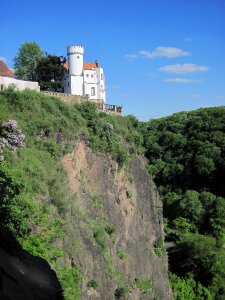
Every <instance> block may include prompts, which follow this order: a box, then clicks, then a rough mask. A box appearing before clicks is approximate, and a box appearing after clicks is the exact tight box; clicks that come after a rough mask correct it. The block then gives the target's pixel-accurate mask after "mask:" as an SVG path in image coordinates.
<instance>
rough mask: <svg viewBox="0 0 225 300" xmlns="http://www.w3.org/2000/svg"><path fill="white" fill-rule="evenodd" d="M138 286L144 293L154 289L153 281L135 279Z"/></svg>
mask: <svg viewBox="0 0 225 300" xmlns="http://www.w3.org/2000/svg"><path fill="white" fill-rule="evenodd" d="M135 283H136V286H137V287H138V288H139V289H140V290H141V291H142V292H143V293H148V292H149V291H150V290H151V288H152V282H151V280H141V279H137V278H135Z"/></svg>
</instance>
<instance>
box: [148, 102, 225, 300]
mask: <svg viewBox="0 0 225 300" xmlns="http://www.w3.org/2000/svg"><path fill="white" fill-rule="evenodd" d="M143 128H144V129H143V135H144V146H145V148H146V156H147V158H148V159H149V172H150V173H151V174H152V175H153V176H154V180H155V182H156V184H157V186H158V188H159V190H160V194H161V197H162V199H163V203H164V217H165V218H166V219H165V223H166V224H167V226H166V228H165V229H166V232H167V234H168V238H170V240H172V241H175V242H176V244H177V247H176V252H175V253H174V254H172V253H171V257H170V266H171V270H172V271H173V272H175V273H176V274H177V275H179V276H182V278H186V281H184V280H183V281H178V280H177V279H176V277H175V275H171V280H172V284H173V285H174V289H175V291H176V292H177V293H178V296H177V297H178V299H187V298H188V299H196V298H197V299H199V298H198V297H199V294H195V295H193V296H190V295H189V296H187V295H186V296H185V294H184V295H183V296H181V294H179V288H178V286H177V284H178V283H179V284H180V288H181V286H182V285H183V291H184V289H185V288H186V289H187V285H190V284H193V287H194V285H195V281H194V280H196V281H197V282H200V283H202V284H203V285H204V286H205V287H208V289H209V290H210V293H211V296H210V295H209V294H208V292H209V291H207V295H206V294H205V296H204V297H203V295H202V297H203V298H204V299H224V298H225V284H224V278H225V272H224V270H225V253H224V243H225V198H224V197H225V185H224V178H225V159H224V158H225V107H218V108H204V109H199V110H197V111H193V112H182V113H178V114H174V115H172V116H171V117H167V118H162V119H158V120H153V121H150V122H148V123H146V124H144V126H143ZM190 276H191V278H192V279H191V280H189V278H190ZM184 282H185V284H186V286H185V287H184ZM194 289H195V290H196V287H194ZM187 290H188V289H187ZM182 297H183V298H182ZM190 297H191V298H190ZM201 299H202V298H201Z"/></svg>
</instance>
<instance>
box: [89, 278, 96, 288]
mask: <svg viewBox="0 0 225 300" xmlns="http://www.w3.org/2000/svg"><path fill="white" fill-rule="evenodd" d="M87 287H88V288H93V289H96V288H97V287H98V283H97V282H96V281H95V280H94V279H91V280H90V281H88V283H87Z"/></svg>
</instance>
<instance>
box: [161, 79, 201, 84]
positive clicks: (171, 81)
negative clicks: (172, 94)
mask: <svg viewBox="0 0 225 300" xmlns="http://www.w3.org/2000/svg"><path fill="white" fill-rule="evenodd" d="M164 81H165V82H169V83H197V82H201V80H196V79H188V78H167V79H165V80H164Z"/></svg>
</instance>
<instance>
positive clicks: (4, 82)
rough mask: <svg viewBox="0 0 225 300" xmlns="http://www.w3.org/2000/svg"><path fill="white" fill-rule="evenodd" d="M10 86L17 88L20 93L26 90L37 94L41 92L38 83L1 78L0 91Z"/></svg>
mask: <svg viewBox="0 0 225 300" xmlns="http://www.w3.org/2000/svg"><path fill="white" fill-rule="evenodd" d="M10 85H13V86H15V88H16V89H17V90H20V91H22V90H25V89H30V90H35V91H37V92H39V91H40V86H39V84H38V82H34V81H25V80H18V79H15V78H11V77H6V76H0V89H4V88H7V87H9V86H10Z"/></svg>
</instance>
